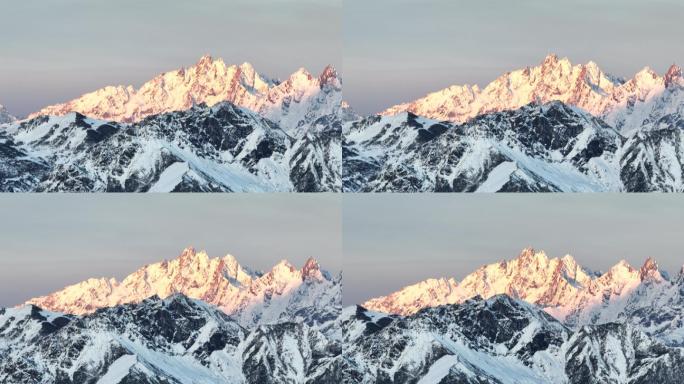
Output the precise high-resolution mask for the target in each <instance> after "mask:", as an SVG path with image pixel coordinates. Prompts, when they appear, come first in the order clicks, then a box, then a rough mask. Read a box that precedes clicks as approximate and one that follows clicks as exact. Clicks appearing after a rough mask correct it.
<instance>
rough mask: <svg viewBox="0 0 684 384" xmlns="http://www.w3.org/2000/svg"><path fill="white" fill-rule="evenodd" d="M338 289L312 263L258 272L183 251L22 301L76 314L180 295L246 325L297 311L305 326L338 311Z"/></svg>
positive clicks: (228, 259) (230, 260)
mask: <svg viewBox="0 0 684 384" xmlns="http://www.w3.org/2000/svg"><path fill="white" fill-rule="evenodd" d="M339 290H340V285H339V282H338V281H333V280H332V279H331V278H329V275H328V274H327V273H325V272H323V271H321V270H320V267H319V266H318V263H317V262H316V261H315V260H313V259H311V260H310V261H309V262H307V264H305V266H304V268H303V269H302V270H299V269H297V268H296V267H294V266H293V265H292V264H291V263H290V262H288V261H287V260H282V261H280V262H279V263H277V264H276V265H275V266H274V267H273V268H272V269H271V270H270V271H268V272H266V273H263V272H254V271H252V270H250V269H248V268H245V267H242V266H241V265H240V264H239V263H238V262H237V259H236V258H235V257H233V256H232V255H227V256H225V257H222V258H219V257H215V258H212V257H209V255H208V254H207V253H206V252H205V251H199V252H198V251H196V250H195V249H194V248H192V247H188V248H186V249H184V250H183V251H182V252H181V253H180V255H179V256H178V257H176V258H174V259H171V260H165V261H162V262H158V263H154V264H148V265H146V266H144V267H142V268H140V269H139V270H137V271H135V272H133V273H131V274H130V275H128V276H126V277H125V278H124V279H123V280H122V281H121V282H119V281H117V280H116V279H105V278H101V279H88V280H86V281H83V282H81V283H78V284H74V285H71V286H68V287H66V288H64V289H63V290H61V291H57V292H54V293H52V294H50V295H47V296H42V297H37V298H34V299H31V300H28V301H27V303H30V304H35V305H38V306H40V307H41V308H46V309H50V310H53V311H57V312H63V313H72V314H79V315H80V314H87V313H92V312H94V311H95V310H97V309H99V308H106V307H113V306H117V305H121V304H126V303H137V302H140V301H142V300H144V299H145V298H147V297H151V296H155V295H156V296H159V297H160V298H167V297H169V296H171V295H174V294H177V293H181V294H183V295H186V296H188V297H190V298H193V299H198V300H202V301H205V302H207V303H209V304H212V305H215V306H217V307H219V308H221V310H223V311H224V312H225V313H227V314H229V315H231V316H233V317H234V318H236V319H237V320H238V321H239V322H240V323H241V324H243V325H245V326H251V325H254V324H260V323H268V322H273V321H278V320H280V319H283V318H288V316H295V314H297V315H296V316H302V315H301V313H300V312H298V311H306V313H309V314H310V316H308V317H306V318H304V319H303V321H305V322H307V323H308V322H312V323H317V322H320V321H323V319H328V318H329V317H330V316H331V315H330V314H331V313H334V312H335V311H336V310H337V309H338V306H339V303H336V300H339V295H338V291H339Z"/></svg>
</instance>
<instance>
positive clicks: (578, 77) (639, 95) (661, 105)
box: [381, 54, 684, 130]
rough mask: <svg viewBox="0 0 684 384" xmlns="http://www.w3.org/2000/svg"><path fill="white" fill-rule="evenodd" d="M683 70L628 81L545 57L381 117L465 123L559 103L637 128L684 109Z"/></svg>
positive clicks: (591, 64) (648, 71)
mask: <svg viewBox="0 0 684 384" xmlns="http://www.w3.org/2000/svg"><path fill="white" fill-rule="evenodd" d="M682 85H684V79H683V78H682V71H681V69H680V68H679V67H678V66H677V65H674V64H673V65H672V66H671V67H670V69H669V70H668V71H667V73H666V74H665V75H663V76H660V75H658V74H656V73H655V72H654V71H653V70H652V69H651V68H649V67H645V68H644V69H642V70H641V71H639V72H638V73H637V74H635V75H634V77H633V78H631V79H629V80H625V79H621V78H618V77H616V76H613V75H610V74H607V73H605V72H604V71H602V70H601V69H600V68H599V67H598V65H597V64H596V63H594V62H588V63H586V64H578V65H573V64H572V63H571V62H570V61H569V60H568V59H567V58H562V59H559V58H558V57H557V56H556V55H553V54H551V55H548V56H547V57H546V58H544V60H543V61H542V63H541V64H540V65H538V66H536V67H527V68H524V69H519V70H515V71H512V72H507V73H505V74H503V75H501V76H500V77H499V78H497V79H496V80H494V81H492V82H491V83H489V84H488V85H487V86H486V87H484V89H480V88H479V87H478V86H477V85H474V86H471V85H465V86H458V85H454V86H451V87H449V88H445V89H443V90H441V91H437V92H434V93H431V94H429V95H427V96H425V97H423V98H421V99H418V100H416V101H413V102H409V103H404V104H400V105H396V106H393V107H390V108H388V109H387V110H385V111H384V112H382V113H381V114H383V115H395V114H397V113H400V112H406V111H409V112H412V113H414V114H416V115H419V116H424V117H428V118H432V119H436V120H447V121H453V122H456V123H463V122H466V121H468V120H470V119H472V118H474V117H476V116H479V115H482V114H485V113H491V112H500V111H506V110H514V109H518V108H520V107H522V106H524V105H527V104H529V103H532V102H537V103H540V104H541V103H548V102H551V101H560V102H563V103H564V104H568V105H572V106H575V107H578V108H580V109H582V110H583V111H586V112H588V113H590V114H592V115H594V116H597V117H601V118H603V119H604V120H605V121H606V122H607V123H608V124H610V125H611V126H614V127H615V128H618V129H620V130H631V129H637V128H640V127H641V126H642V125H644V121H645V120H651V121H653V120H656V119H655V118H654V115H653V114H654V113H655V114H656V115H660V116H663V115H665V114H670V113H674V112H679V113H680V115H681V112H682V111H684V94H683V93H682V90H681V86H682Z"/></svg>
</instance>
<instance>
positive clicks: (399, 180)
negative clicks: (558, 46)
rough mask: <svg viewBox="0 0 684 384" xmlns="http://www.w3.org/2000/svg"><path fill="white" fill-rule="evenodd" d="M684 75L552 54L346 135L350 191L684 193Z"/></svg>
mask: <svg viewBox="0 0 684 384" xmlns="http://www.w3.org/2000/svg"><path fill="white" fill-rule="evenodd" d="M683 117H684V78H683V77H682V72H681V69H680V68H679V67H677V66H675V65H673V66H672V67H671V68H670V69H669V70H668V71H667V73H666V74H665V75H663V76H659V75H658V74H656V73H655V72H653V70H651V69H650V68H645V69H644V70H642V71H640V72H639V73H637V74H636V75H635V76H634V77H633V78H632V79H629V80H624V79H620V78H617V77H615V76H612V75H609V74H606V73H604V72H603V71H601V70H600V69H599V68H598V66H597V65H596V64H595V63H593V62H590V63H587V64H582V65H574V66H573V65H572V64H571V63H570V62H569V61H568V60H567V59H559V58H558V57H556V56H554V55H550V56H548V57H546V58H545V59H544V61H543V62H542V63H541V64H540V65H539V66H536V67H528V68H525V69H521V70H517V71H513V72H508V73H506V74H504V75H502V76H501V77H499V78H498V79H496V80H495V81H493V82H492V83H490V84H489V85H487V86H486V87H485V88H484V89H480V88H479V87H477V86H452V87H449V88H446V89H444V90H441V91H438V92H434V93H431V94H429V95H427V96H425V97H424V98H422V99H419V100H416V101H413V102H410V103H405V104H401V105H397V106H394V107H391V108H389V109H387V110H386V111H383V112H382V113H381V114H379V115H377V116H370V117H366V118H364V119H361V120H357V121H353V122H348V123H346V124H345V125H344V127H343V144H342V146H343V149H342V151H343V167H342V169H343V172H342V173H343V176H342V177H343V190H344V191H345V192H383V191H390V192H601V191H613V192H650V191H664V192H682V191H684V183H683V182H682V180H684V144H683V143H684V141H683V138H684V136H683V135H684V133H683V132H684V118H683Z"/></svg>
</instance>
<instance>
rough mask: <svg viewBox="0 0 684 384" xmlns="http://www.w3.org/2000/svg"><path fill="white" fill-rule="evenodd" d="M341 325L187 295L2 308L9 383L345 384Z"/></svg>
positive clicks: (0, 328) (0, 360)
mask: <svg viewBox="0 0 684 384" xmlns="http://www.w3.org/2000/svg"><path fill="white" fill-rule="evenodd" d="M336 329H338V327H329V326H309V325H307V324H305V323H303V322H299V321H297V322H291V321H283V322H278V323H273V324H267V325H259V326H253V327H247V328H246V327H243V326H241V325H240V324H239V323H238V322H236V321H235V319H233V318H232V317H230V316H228V315H227V314H225V313H224V312H223V311H221V310H220V309H218V308H216V307H214V306H212V305H210V304H207V303H205V302H203V301H199V300H193V299H190V298H188V297H186V296H183V295H181V294H173V295H171V296H169V297H167V298H166V299H160V298H159V297H157V296H153V297H150V298H147V299H144V300H142V301H141V302H139V303H135V304H122V305H118V306H116V307H111V308H102V309H99V310H98V311H96V312H94V313H92V314H88V315H83V316H77V315H65V314H61V313H55V312H48V311H44V310H42V309H40V308H38V307H36V306H33V305H25V306H22V307H19V308H6V309H0V382H2V383H7V384H38V383H40V384H44V383H63V384H84V383H98V384H114V383H119V384H123V383H136V384H162V383H164V384H167V383H196V384H247V383H250V384H251V383H254V384H264V383H265V384H271V383H272V384H280V383H286V384H309V383H311V384H313V383H331V384H332V383H339V382H340V381H341V380H342V377H341V374H340V369H339V366H340V364H339V360H340V358H341V356H340V352H341V347H340V344H339V341H340V338H341V336H340V335H339V332H337V331H336Z"/></svg>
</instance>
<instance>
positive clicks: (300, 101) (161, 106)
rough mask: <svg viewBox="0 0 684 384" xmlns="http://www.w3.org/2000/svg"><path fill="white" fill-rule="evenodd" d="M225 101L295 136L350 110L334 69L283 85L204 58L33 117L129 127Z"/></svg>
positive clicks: (300, 75)
mask: <svg viewBox="0 0 684 384" xmlns="http://www.w3.org/2000/svg"><path fill="white" fill-rule="evenodd" d="M225 101H227V102H230V103H232V104H235V105H238V106H240V107H243V108H246V109H249V110H251V111H253V112H255V113H258V114H260V115H261V116H263V117H265V118H267V119H269V120H271V121H273V122H275V123H276V124H278V125H280V126H282V127H283V128H285V129H286V130H287V132H288V133H289V134H290V135H293V136H301V135H302V134H303V133H304V132H305V131H306V130H307V129H308V128H309V127H310V126H312V125H314V124H315V123H316V121H317V120H319V119H320V118H322V117H325V116H330V115H340V114H341V113H342V112H344V110H346V107H345V104H344V103H343V102H342V83H341V81H340V79H339V77H338V75H337V72H336V71H335V69H334V68H333V67H331V66H328V67H326V68H325V69H324V70H323V72H322V73H321V74H320V75H319V76H313V75H312V74H311V73H309V72H308V71H307V70H306V69H304V68H300V69H299V70H297V71H296V72H295V73H293V74H292V75H290V77H288V78H287V79H286V80H285V81H278V80H274V79H269V78H267V77H264V76H262V75H260V74H259V73H257V72H256V70H255V69H254V68H253V67H252V65H251V64H249V63H243V64H240V65H227V64H226V63H224V62H223V60H221V59H213V58H212V57H211V56H204V57H202V58H201V59H200V60H199V62H197V64H195V65H194V66H191V67H189V68H182V69H179V70H175V71H170V72H166V73H163V74H160V75H158V76H157V77H155V78H154V79H152V80H150V81H148V82H147V83H145V84H143V85H142V86H141V87H140V88H139V89H134V88H133V87H132V86H110V87H105V88H102V89H99V90H96V91H94V92H91V93H88V94H85V95H83V96H81V97H79V98H77V99H75V100H72V101H69V102H66V103H64V104H57V105H52V106H48V107H45V108H43V109H41V110H40V111H37V112H35V113H33V114H31V115H30V116H29V118H34V117H38V116H46V115H48V116H63V115H66V114H68V113H71V112H78V113H81V114H83V115H85V116H88V117H91V118H94V119H98V120H107V121H116V122H122V123H130V122H139V121H142V120H143V119H145V118H146V117H148V116H153V115H158V114H162V113H166V112H174V111H184V110H187V109H190V108H191V107H192V106H193V105H195V104H201V103H204V104H207V105H209V106H213V105H215V104H218V103H221V102H225Z"/></svg>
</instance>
